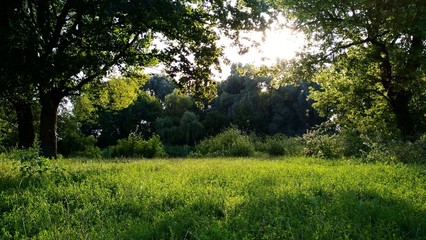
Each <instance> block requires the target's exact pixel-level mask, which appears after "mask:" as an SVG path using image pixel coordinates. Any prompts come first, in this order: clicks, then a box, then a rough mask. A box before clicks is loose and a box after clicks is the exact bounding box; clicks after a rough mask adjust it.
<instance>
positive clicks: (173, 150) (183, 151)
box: [164, 145, 193, 157]
mask: <svg viewBox="0 0 426 240" xmlns="http://www.w3.org/2000/svg"><path fill="white" fill-rule="evenodd" d="M164 150H165V151H166V153H167V155H168V156H170V157H187V156H189V155H190V153H191V151H192V150H193V147H189V146H187V145H183V146H182V145H175V146H171V145H166V146H165V147H164Z"/></svg>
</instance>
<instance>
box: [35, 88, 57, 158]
mask: <svg viewBox="0 0 426 240" xmlns="http://www.w3.org/2000/svg"><path fill="white" fill-rule="evenodd" d="M60 101H61V98H60V97H59V96H58V95H57V94H54V93H52V92H49V93H46V94H41V96H40V103H41V115H40V147H41V154H42V155H43V156H45V157H48V158H57V156H58V139H57V134H56V129H57V115H58V107H59V102H60Z"/></svg>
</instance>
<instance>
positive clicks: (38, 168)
mask: <svg viewBox="0 0 426 240" xmlns="http://www.w3.org/2000/svg"><path fill="white" fill-rule="evenodd" d="M8 157H9V158H10V159H13V160H16V161H17V163H16V167H17V169H18V170H19V172H20V176H21V177H22V179H21V182H20V185H21V184H23V183H26V184H30V185H33V184H36V185H39V184H41V183H42V182H43V181H45V180H47V179H53V178H55V177H59V176H61V177H62V176H63V170H64V169H62V168H61V167H59V166H58V165H57V162H54V161H52V160H50V159H48V158H45V157H42V156H41V155H40V148H39V147H38V146H36V145H35V146H34V147H31V148H28V149H13V150H12V151H11V152H9V153H8Z"/></svg>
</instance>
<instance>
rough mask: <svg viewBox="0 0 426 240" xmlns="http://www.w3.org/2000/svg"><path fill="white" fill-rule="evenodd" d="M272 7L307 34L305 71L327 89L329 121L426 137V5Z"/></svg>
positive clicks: (291, 0)
mask: <svg viewBox="0 0 426 240" xmlns="http://www.w3.org/2000/svg"><path fill="white" fill-rule="evenodd" d="M271 2H275V4H276V7H277V8H279V9H282V10H283V14H284V15H285V16H286V17H287V18H288V19H289V20H290V22H291V23H290V24H291V25H292V27H293V28H296V29H300V30H302V31H303V32H304V33H305V34H306V36H307V39H308V41H309V45H308V48H307V51H305V52H304V54H303V55H302V56H303V57H302V58H301V61H299V63H298V65H299V66H302V67H307V69H305V71H299V72H301V73H310V74H309V75H310V76H309V77H308V78H309V79H313V80H314V81H317V82H318V83H319V84H320V85H321V90H320V91H319V92H317V93H316V94H315V95H314V99H315V100H316V101H317V106H318V108H319V109H321V110H322V112H323V113H324V114H325V115H327V116H328V117H334V120H335V121H338V122H339V123H341V124H342V125H346V124H352V126H350V127H351V128H357V130H359V131H360V132H365V131H369V130H370V129H374V128H376V129H380V130H379V131H381V129H382V128H384V130H383V132H384V133H381V134H383V137H387V136H385V135H386V134H389V133H391V132H393V133H396V134H400V135H401V136H402V138H404V139H405V140H410V141H413V140H416V139H418V138H419V137H420V136H422V135H423V134H424V133H425V131H426V122H425V119H426V115H425V113H426V109H425V106H426V104H425V102H426V99H425V96H426V94H425V89H426V75H425V71H424V69H425V66H426V57H425V56H426V54H425V50H426V24H425V23H426V11H425V10H426V2H425V1H423V0H413V1H382V0H356V1H338V0H331V1H316V0H308V1H297V0H284V1H271ZM389 128H392V130H389Z"/></svg>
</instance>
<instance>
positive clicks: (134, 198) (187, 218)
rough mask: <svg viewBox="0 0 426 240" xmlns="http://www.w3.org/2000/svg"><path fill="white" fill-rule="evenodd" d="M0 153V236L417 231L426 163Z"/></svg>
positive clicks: (423, 211)
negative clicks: (51, 159) (23, 157)
mask: <svg viewBox="0 0 426 240" xmlns="http://www.w3.org/2000/svg"><path fill="white" fill-rule="evenodd" d="M57 165H58V168H57V169H56V170H55V169H53V170H50V171H48V172H47V173H46V174H42V175H35V176H33V177H31V178H22V177H21V176H20V174H19V173H20V172H19V170H18V169H17V168H16V167H15V165H14V164H13V162H12V161H9V160H1V161H0V190H1V195H0V215H1V219H0V239H426V166H424V165H420V166H419V165H417V166H414V165H386V164H380V163H374V164H372V163H369V164H366V163H357V162H355V161H343V160H342V161H326V160H318V159H306V158H282V159H186V160H183V159H182V160H179V159H177V160H176V159H175V160H135V161H127V162H105V161H103V162H101V161H88V160H86V161H84V160H78V159H71V160H70V159H68V160H59V162H58V163H57Z"/></svg>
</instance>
